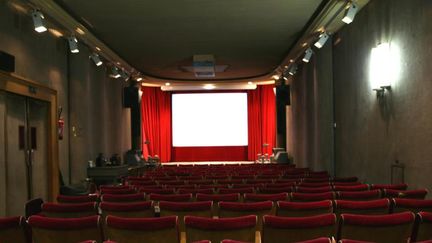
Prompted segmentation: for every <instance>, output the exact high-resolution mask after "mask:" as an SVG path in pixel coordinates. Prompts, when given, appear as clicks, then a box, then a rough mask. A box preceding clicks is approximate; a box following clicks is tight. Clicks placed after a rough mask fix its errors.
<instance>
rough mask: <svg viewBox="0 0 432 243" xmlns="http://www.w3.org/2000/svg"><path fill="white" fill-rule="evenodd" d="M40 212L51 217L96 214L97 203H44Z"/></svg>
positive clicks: (74, 216)
mask: <svg viewBox="0 0 432 243" xmlns="http://www.w3.org/2000/svg"><path fill="white" fill-rule="evenodd" d="M42 214H43V215H45V216H47V217H52V218H81V217H89V216H93V215H97V203H95V202H86V203H75V204H61V203H44V204H42Z"/></svg>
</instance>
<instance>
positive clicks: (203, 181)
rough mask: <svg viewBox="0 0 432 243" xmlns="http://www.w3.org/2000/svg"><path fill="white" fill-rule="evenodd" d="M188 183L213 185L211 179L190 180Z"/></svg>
mask: <svg viewBox="0 0 432 243" xmlns="http://www.w3.org/2000/svg"><path fill="white" fill-rule="evenodd" d="M188 184H189V185H213V184H214V181H213V180H191V181H189V182H188Z"/></svg>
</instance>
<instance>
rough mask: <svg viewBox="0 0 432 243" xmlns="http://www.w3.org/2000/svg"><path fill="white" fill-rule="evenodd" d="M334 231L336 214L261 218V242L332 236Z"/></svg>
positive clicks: (279, 242)
mask: <svg viewBox="0 0 432 243" xmlns="http://www.w3.org/2000/svg"><path fill="white" fill-rule="evenodd" d="M335 233H336V215H334V214H322V215H317V216H310V217H278V216H270V215H266V216H264V219H263V232H262V242H263V243H287V242H299V241H300V242H301V241H306V240H312V239H316V238H319V237H327V238H329V237H332V236H333V235H335Z"/></svg>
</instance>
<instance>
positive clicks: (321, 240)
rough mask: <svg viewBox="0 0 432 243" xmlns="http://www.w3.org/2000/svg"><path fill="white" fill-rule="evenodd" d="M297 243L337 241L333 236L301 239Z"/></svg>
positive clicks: (328, 242) (329, 242)
mask: <svg viewBox="0 0 432 243" xmlns="http://www.w3.org/2000/svg"><path fill="white" fill-rule="evenodd" d="M296 243H335V242H334V240H333V238H329V237H320V238H316V239H313V240H305V241H299V242H296ZM358 243H360V242H358ZM369 243H370V242H369Z"/></svg>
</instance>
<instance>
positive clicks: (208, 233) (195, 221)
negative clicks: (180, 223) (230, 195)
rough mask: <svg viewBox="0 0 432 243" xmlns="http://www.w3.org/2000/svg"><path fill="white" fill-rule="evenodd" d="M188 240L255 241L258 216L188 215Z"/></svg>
mask: <svg viewBox="0 0 432 243" xmlns="http://www.w3.org/2000/svg"><path fill="white" fill-rule="evenodd" d="M184 221H185V225H186V242H194V241H199V240H203V239H206V240H210V241H211V242H220V241H222V240H224V239H232V240H237V241H245V242H255V227H256V223H257V217H256V216H255V215H249V216H243V217H237V218H221V219H213V218H202V217H195V216H186V217H185V218H184Z"/></svg>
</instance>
